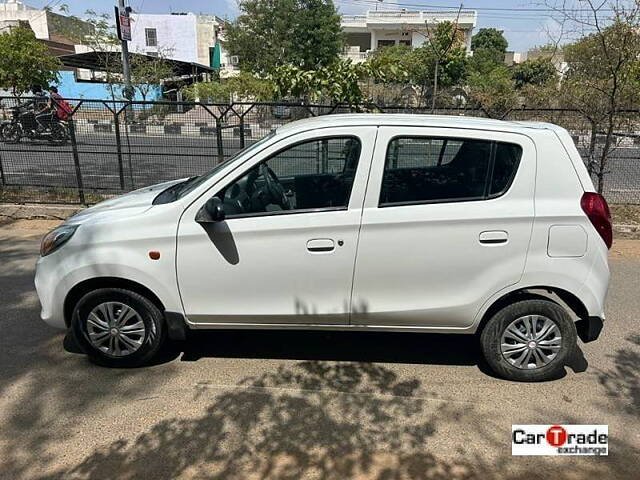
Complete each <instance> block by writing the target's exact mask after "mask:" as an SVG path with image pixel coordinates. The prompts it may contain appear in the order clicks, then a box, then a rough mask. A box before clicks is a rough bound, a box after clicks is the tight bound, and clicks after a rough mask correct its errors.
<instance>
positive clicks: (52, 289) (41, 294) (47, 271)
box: [34, 256, 67, 328]
mask: <svg viewBox="0 0 640 480" xmlns="http://www.w3.org/2000/svg"><path fill="white" fill-rule="evenodd" d="M59 273H60V269H59V265H57V262H55V260H52V259H50V258H49V257H48V256H47V257H44V258H43V257H40V258H39V259H38V262H37V263H36V276H35V279H34V283H35V286H36V292H37V294H38V299H39V300H40V306H41V307H42V309H41V311H40V318H42V320H44V321H45V322H46V323H48V324H49V325H51V326H52V327H55V328H67V325H66V323H65V319H64V298H65V294H66V291H65V285H64V284H63V282H62V281H61V278H60V275H59Z"/></svg>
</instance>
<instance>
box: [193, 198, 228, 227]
mask: <svg viewBox="0 0 640 480" xmlns="http://www.w3.org/2000/svg"><path fill="white" fill-rule="evenodd" d="M224 219H225V213H224V207H223V205H222V200H220V199H219V198H218V197H211V198H210V199H209V200H207V203H205V204H204V205H203V206H202V208H201V209H200V210H199V211H198V213H197V215H196V222H198V223H213V222H222V221H223V220H224Z"/></svg>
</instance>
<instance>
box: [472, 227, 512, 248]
mask: <svg viewBox="0 0 640 480" xmlns="http://www.w3.org/2000/svg"><path fill="white" fill-rule="evenodd" d="M478 240H480V243H482V244H483V245H499V244H501V243H507V241H508V240H509V234H508V233H507V232H505V231H504V230H489V231H486V232H482V233H480V235H479V236H478Z"/></svg>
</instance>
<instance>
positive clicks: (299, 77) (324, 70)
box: [269, 59, 397, 105]
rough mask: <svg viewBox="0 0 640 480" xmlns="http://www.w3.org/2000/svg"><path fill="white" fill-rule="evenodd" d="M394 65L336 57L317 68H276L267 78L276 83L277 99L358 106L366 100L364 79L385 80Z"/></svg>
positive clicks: (291, 66) (394, 73) (394, 68)
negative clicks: (330, 62)
mask: <svg viewBox="0 0 640 480" xmlns="http://www.w3.org/2000/svg"><path fill="white" fill-rule="evenodd" d="M396 68H397V67H395V66H390V65H386V66H379V65H376V64H375V63H370V62H363V63H353V62H351V60H343V59H338V60H336V61H335V62H334V63H332V64H331V65H328V66H326V67H320V68H318V69H317V70H303V69H302V68H300V67H296V66H293V65H281V66H279V67H277V68H276V69H275V70H274V72H273V73H272V74H270V76H269V77H270V79H271V80H272V81H273V83H274V85H275V95H276V98H287V97H289V98H295V99H298V100H304V101H318V100H321V101H326V102H335V103H348V104H350V105H357V104H361V103H365V102H366V101H367V100H368V99H366V98H364V93H363V88H362V87H363V81H364V80H367V79H371V80H374V81H377V82H381V83H385V82H388V81H389V78H390V77H391V76H395V75H397V71H396Z"/></svg>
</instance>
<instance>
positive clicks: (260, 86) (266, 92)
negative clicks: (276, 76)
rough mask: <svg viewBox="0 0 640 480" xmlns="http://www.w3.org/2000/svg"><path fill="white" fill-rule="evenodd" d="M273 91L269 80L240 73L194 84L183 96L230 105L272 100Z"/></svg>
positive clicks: (273, 88)
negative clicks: (232, 103) (245, 101)
mask: <svg viewBox="0 0 640 480" xmlns="http://www.w3.org/2000/svg"><path fill="white" fill-rule="evenodd" d="M274 90H275V85H274V84H273V82H271V81H270V80H268V79H264V78H258V77H256V76H255V75H253V74H251V73H249V72H240V73H239V74H238V75H236V76H233V77H229V78H223V79H219V80H216V81H213V82H202V83H195V84H193V85H191V86H189V87H187V88H186V89H185V94H186V97H187V98H188V99H190V100H200V101H202V102H223V103H230V102H233V101H234V100H255V101H269V100H273V99H274Z"/></svg>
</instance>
